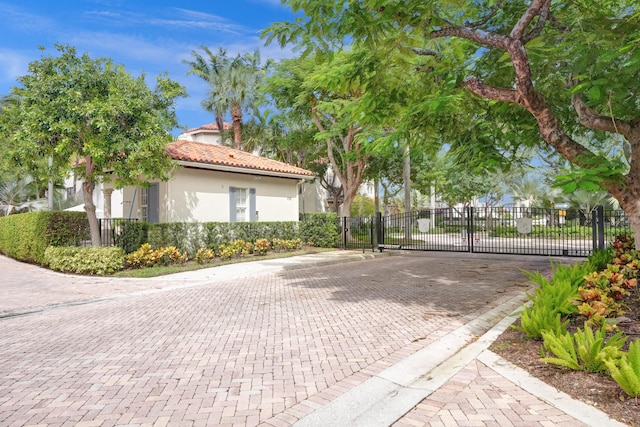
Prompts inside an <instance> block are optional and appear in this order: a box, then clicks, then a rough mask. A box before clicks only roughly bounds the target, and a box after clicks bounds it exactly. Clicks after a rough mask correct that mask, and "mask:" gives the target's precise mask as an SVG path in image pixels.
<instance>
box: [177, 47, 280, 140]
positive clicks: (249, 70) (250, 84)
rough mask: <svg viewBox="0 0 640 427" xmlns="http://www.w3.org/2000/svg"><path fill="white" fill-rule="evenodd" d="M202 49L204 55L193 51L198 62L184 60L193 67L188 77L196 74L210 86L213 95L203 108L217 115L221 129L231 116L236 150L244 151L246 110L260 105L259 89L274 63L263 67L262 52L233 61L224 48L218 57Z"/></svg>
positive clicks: (206, 49)
mask: <svg viewBox="0 0 640 427" xmlns="http://www.w3.org/2000/svg"><path fill="white" fill-rule="evenodd" d="M201 49H202V50H203V51H204V54H205V55H204V56H203V55H201V54H200V53H198V52H196V51H193V52H191V53H192V55H193V58H194V60H193V61H186V60H185V61H184V63H185V64H187V65H189V67H190V68H189V70H188V71H187V74H195V75H197V76H199V77H200V78H202V79H203V80H205V81H206V82H207V83H209V86H210V87H209V94H208V96H207V98H206V99H205V100H203V101H202V105H203V107H204V108H205V109H206V110H207V111H210V112H212V113H214V115H215V118H216V123H217V124H218V128H220V129H223V127H222V121H223V117H224V115H225V114H227V113H229V114H230V115H231V123H232V126H233V143H234V148H236V149H238V150H241V149H242V115H243V110H244V111H253V110H254V109H255V107H256V104H258V103H259V93H258V88H259V86H260V84H261V82H262V77H263V76H264V75H265V73H266V71H267V69H268V67H269V65H270V62H267V64H265V65H264V66H262V65H261V64H260V52H259V51H258V50H256V51H255V52H254V53H253V54H249V53H247V54H244V55H237V56H236V57H235V58H231V57H229V56H227V51H226V50H225V49H223V48H220V49H219V50H218V53H217V54H214V53H213V52H211V50H210V49H209V48H207V47H205V46H202V47H201Z"/></svg>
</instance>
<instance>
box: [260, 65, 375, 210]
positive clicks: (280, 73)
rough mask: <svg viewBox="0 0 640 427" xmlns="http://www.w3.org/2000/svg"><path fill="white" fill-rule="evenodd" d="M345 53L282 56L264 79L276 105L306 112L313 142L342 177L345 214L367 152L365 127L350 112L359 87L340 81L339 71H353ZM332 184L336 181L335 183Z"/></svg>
mask: <svg viewBox="0 0 640 427" xmlns="http://www.w3.org/2000/svg"><path fill="white" fill-rule="evenodd" d="M351 64H354V62H353V61H352V60H351V59H350V57H349V56H348V55H347V54H346V53H343V54H341V55H336V57H335V58H331V59H330V58H327V59H326V61H324V62H320V63H317V62H316V61H315V60H314V59H313V58H296V59H290V60H285V61H282V62H281V63H280V64H278V68H277V70H276V72H275V73H274V75H273V76H271V77H270V78H269V79H268V80H267V85H268V91H269V92H270V94H271V96H272V97H273V99H274V100H275V101H276V107H278V108H279V109H281V110H284V111H291V112H292V114H301V113H300V112H304V113H302V114H306V115H307V117H309V119H310V120H311V121H312V122H313V124H314V125H315V127H316V132H315V135H314V139H313V140H312V141H309V142H311V143H315V144H324V146H325V147H326V149H325V155H326V159H325V160H326V161H328V164H329V165H330V167H331V171H332V175H333V176H335V177H336V178H337V179H338V181H339V182H340V187H341V188H342V195H343V202H342V213H343V215H348V214H349V212H350V211H351V203H352V201H353V200H354V198H355V196H356V195H357V194H358V189H359V188H360V185H361V184H362V181H363V178H364V173H365V169H366V166H367V158H368V157H369V153H367V151H366V145H367V137H366V135H367V132H366V130H365V128H364V127H363V126H361V124H360V123H359V122H358V120H357V117H355V116H354V115H353V111H352V110H353V108H354V105H357V103H358V102H360V98H361V94H362V88H361V87H359V85H358V83H356V82H353V81H347V82H345V81H340V80H341V79H342V77H343V75H342V74H340V73H345V72H349V73H353V72H355V69H356V68H357V65H355V66H353V67H350V65H351ZM333 187H336V186H335V185H334V186H333Z"/></svg>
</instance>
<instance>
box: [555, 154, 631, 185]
mask: <svg viewBox="0 0 640 427" xmlns="http://www.w3.org/2000/svg"><path fill="white" fill-rule="evenodd" d="M576 163H577V164H580V165H581V167H580V168H577V169H575V170H571V171H567V172H566V173H565V174H563V175H557V176H556V177H555V179H556V185H557V186H558V187H560V188H561V189H562V191H563V192H564V193H566V194H571V193H574V192H575V191H577V190H584V191H588V192H597V191H602V190H606V185H610V184H612V183H613V184H617V185H620V184H621V183H622V177H623V176H624V174H625V173H626V172H627V170H628V166H627V165H625V164H624V163H623V162H622V161H621V160H618V159H607V158H605V157H602V156H591V155H589V156H580V157H578V158H577V159H576Z"/></svg>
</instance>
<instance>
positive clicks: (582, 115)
mask: <svg viewBox="0 0 640 427" xmlns="http://www.w3.org/2000/svg"><path fill="white" fill-rule="evenodd" d="M571 104H572V105H573V108H574V109H575V110H576V113H578V118H579V119H580V124H581V125H583V126H586V127H588V128H589V129H594V130H601V131H604V132H612V133H618V134H620V135H622V136H624V137H625V138H627V140H629V136H630V134H631V132H632V129H633V125H632V123H631V122H628V121H626V120H616V119H615V118H613V117H609V116H604V115H602V114H600V113H598V112H597V111H595V110H594V109H592V108H591V107H589V106H588V105H587V104H585V102H584V100H583V99H582V96H581V95H580V94H579V93H575V94H573V95H572V96H571Z"/></svg>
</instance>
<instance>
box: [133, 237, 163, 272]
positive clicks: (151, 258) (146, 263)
mask: <svg viewBox="0 0 640 427" xmlns="http://www.w3.org/2000/svg"><path fill="white" fill-rule="evenodd" d="M160 256H161V254H159V253H158V252H157V251H154V250H153V248H151V245H150V244H149V243H144V244H142V246H140V248H138V250H136V251H134V252H131V253H130V254H129V255H127V266H128V267H130V268H143V267H151V266H154V265H156V264H157V263H158V259H159V258H160Z"/></svg>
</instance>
